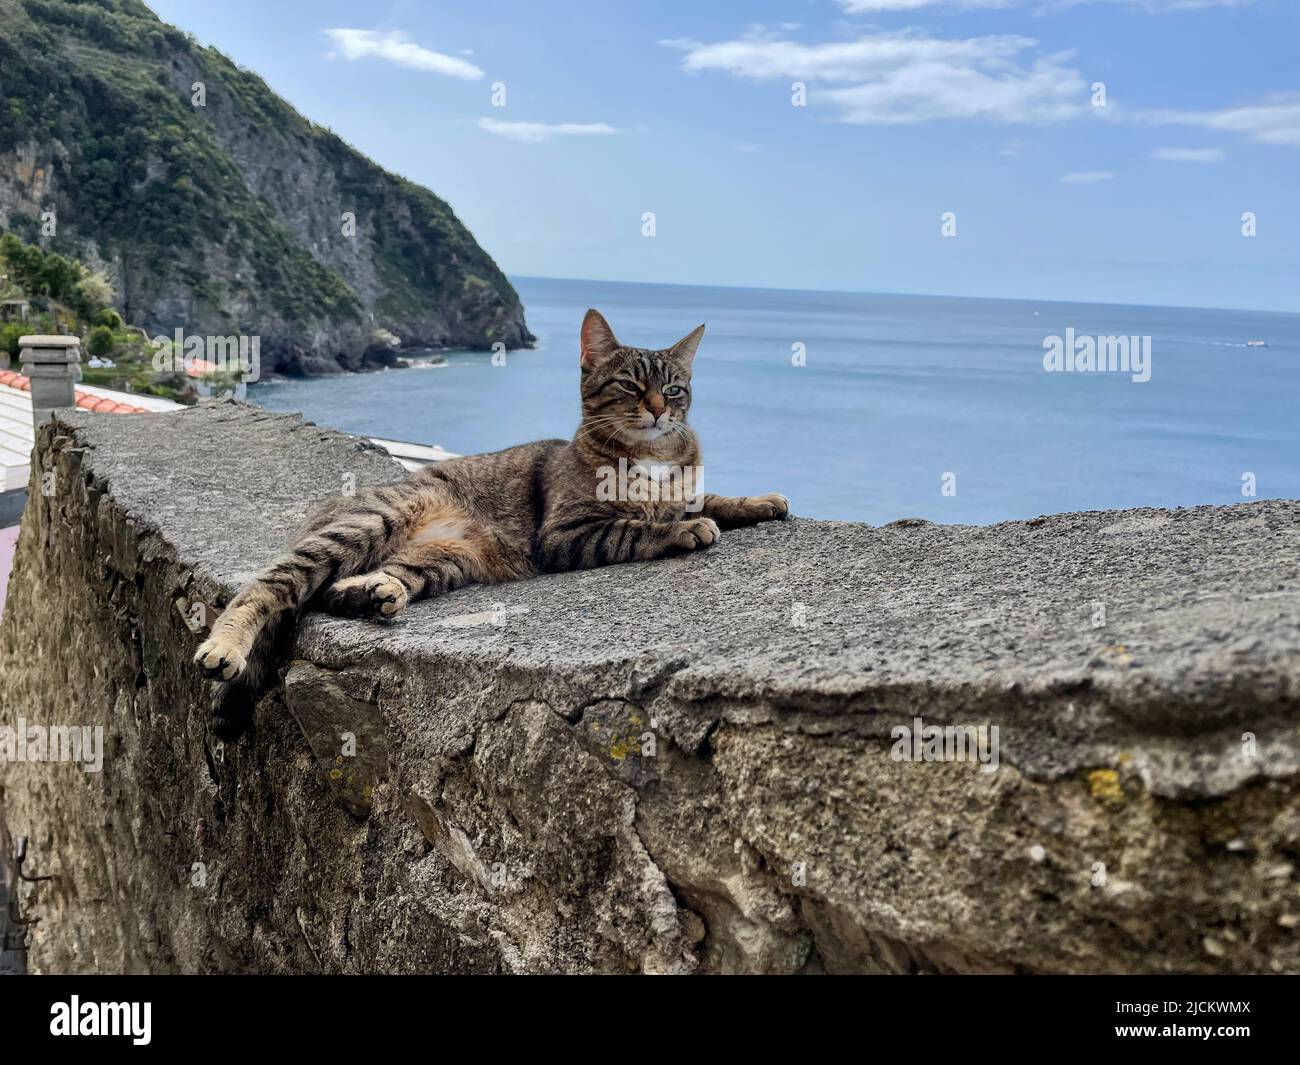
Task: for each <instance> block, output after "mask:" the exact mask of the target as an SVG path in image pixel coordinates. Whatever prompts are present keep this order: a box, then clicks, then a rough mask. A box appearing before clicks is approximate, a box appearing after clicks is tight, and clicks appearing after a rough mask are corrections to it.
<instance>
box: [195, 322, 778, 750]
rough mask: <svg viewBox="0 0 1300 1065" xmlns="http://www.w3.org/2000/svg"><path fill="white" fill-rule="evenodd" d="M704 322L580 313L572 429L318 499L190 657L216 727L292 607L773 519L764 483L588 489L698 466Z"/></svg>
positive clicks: (485, 580) (266, 656) (662, 547)
mask: <svg viewBox="0 0 1300 1065" xmlns="http://www.w3.org/2000/svg"><path fill="white" fill-rule="evenodd" d="M703 334H704V327H703V326H700V327H699V328H698V329H696V330H694V331H693V332H692V333H690V334H689V335H688V336H686V337H685V338H684V339H682V340H681V341H679V342H678V343H677V344H675V345H674V346H673V347H671V348H668V349H665V350H662V351H646V350H643V349H639V348H627V347H624V346H623V345H621V344H620V343H619V342H618V340H617V339H616V338H615V337H614V334H613V332H612V330H611V329H610V327H609V325H608V323H607V322H606V321H605V319H604V318H603V317H602V316H601V315H600V314H599V313H597V312H596V311H588V312H587V316H586V318H585V319H584V320H583V323H582V331H581V351H582V356H581V367H582V380H581V395H582V422H581V424H580V425H579V427H578V431H577V433H576V434H575V435H574V438H573V440H571V441H566V440H543V441H540V442H538V443H534V444H523V445H521V446H519V447H512V448H508V449H507V450H505V451H497V452H493V453H492V454H487V455H470V456H466V457H464V458H458V459H452V460H450V461H448V462H443V463H440V464H438V465H436V466H431V467H428V468H426V469H423V470H420V471H419V472H417V473H415V474H413V475H412V476H411V477H410V478H408V479H407V480H406V481H405V482H403V483H401V484H396V485H389V486H386V487H383V488H374V489H369V490H367V491H363V492H359V493H357V494H356V495H355V496H350V497H347V496H345V497H339V498H336V499H332V500H330V501H328V502H327V503H326V504H325V505H324V506H322V507H321V508H319V509H318V510H317V511H316V513H315V514H314V515H313V516H312V518H311V519H310V521H309V522H308V525H307V527H306V528H305V529H304V530H303V532H302V533H301V534H300V536H299V537H298V539H297V540H296V541H295V542H294V544H293V546H292V547H291V548H290V550H289V551H288V552H287V553H286V554H284V555H282V556H280V557H279V558H278V559H276V560H275V562H273V563H272V564H271V565H270V566H269V567H268V568H267V569H266V570H265V572H263V573H262V574H261V575H260V576H259V577H258V578H257V579H256V580H254V581H253V582H252V583H251V584H250V585H248V587H246V588H244V589H243V590H242V591H241V592H240V593H239V594H238V595H236V596H235V598H234V599H233V600H232V601H231V603H230V605H229V606H228V607H227V608H226V609H225V611H224V612H223V613H222V614H221V616H220V617H219V618H218V619H217V621H216V623H215V625H214V626H213V628H212V632H211V634H210V636H209V638H208V639H207V640H206V641H205V642H204V643H203V645H202V646H201V647H200V648H199V650H198V653H197V654H196V656H195V662H196V663H198V665H199V667H200V668H201V669H202V670H203V672H204V674H205V675H207V676H209V677H211V678H214V679H215V680H217V681H218V685H217V689H216V693H215V696H214V704H213V705H214V729H215V730H216V732H217V733H218V735H221V736H224V737H232V736H236V735H238V734H239V733H240V732H242V731H243V729H244V728H245V727H246V725H247V724H248V721H249V719H250V715H251V709H252V704H253V700H254V698H255V697H256V695H257V694H258V692H259V691H260V689H261V688H262V687H263V685H264V683H265V682H266V680H267V679H269V669H270V666H271V664H272V662H273V661H274V657H275V656H274V654H273V650H274V644H275V637H276V634H277V633H278V632H280V631H282V626H281V625H280V624H279V623H280V622H281V621H283V620H286V619H291V618H293V617H294V616H295V615H296V613H297V611H298V610H300V609H301V608H302V607H304V606H312V607H318V608H319V609H322V610H326V611H330V612H333V613H338V614H347V615H352V616H358V617H372V618H376V619H387V618H393V617H396V616H397V615H398V614H400V613H401V612H402V611H403V610H404V609H405V608H406V605H407V604H408V603H409V602H410V601H411V600H413V599H421V598H425V597H428V596H433V595H439V594H442V593H443V592H448V591H451V590H452V589H454V588H459V587H461V586H462V585H466V584H472V583H480V584H493V583H497V582H500V581H510V580H518V579H520V578H523V577H529V576H533V575H535V574H539V573H545V572H554V571H559V570H572V569H584V568H588V567H592V566H604V565H609V564H612V563H616V562H629V561H633V560H637V559H656V558H663V557H665V556H668V555H672V554H679V553H682V552H687V551H695V550H698V549H700V548H705V547H708V546H709V545H710V544H712V543H714V542H716V541H717V539H718V536H719V530H721V529H728V528H736V527H739V526H743V525H753V524H755V523H757V522H760V521H769V520H772V519H776V518H783V517H785V515H786V513H787V512H788V510H789V506H788V504H787V502H786V500H785V497H784V496H780V495H775V494H772V495H764V496H757V497H745V498H741V499H733V498H727V497H725V496H716V495H710V494H700V495H698V496H695V497H694V498H690V497H687V498H680V496H679V497H678V498H662V497H661V498H651V499H646V500H639V499H625V498H624V499H620V498H614V499H610V498H608V493H604V494H603V495H602V493H601V491H600V490H599V485H600V482H601V478H602V476H607V475H608V471H609V470H610V469H611V468H613V469H617V468H618V467H619V463H620V460H622V461H623V463H624V464H625V466H626V464H629V463H632V464H640V465H641V466H642V468H645V467H647V466H648V465H657V464H663V465H664V466H668V467H671V468H674V469H679V470H687V471H694V470H698V469H699V467H700V450H699V443H698V441H697V440H696V437H695V433H694V432H693V431H692V430H691V429H690V427H689V426H688V425H687V424H686V414H687V411H688V410H689V409H690V403H691V390H690V389H691V363H692V360H693V358H694V356H695V350H696V348H697V346H698V345H699V342H700V338H701V336H703ZM689 483H690V482H689V480H688V481H687V484H688V485H689ZM659 494H660V495H661V496H665V497H671V496H672V494H673V493H670V492H663V493H659Z"/></svg>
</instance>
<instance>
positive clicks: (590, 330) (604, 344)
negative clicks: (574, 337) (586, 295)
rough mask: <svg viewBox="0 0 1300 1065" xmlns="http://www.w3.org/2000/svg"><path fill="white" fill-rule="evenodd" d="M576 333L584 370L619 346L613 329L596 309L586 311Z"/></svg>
mask: <svg viewBox="0 0 1300 1065" xmlns="http://www.w3.org/2000/svg"><path fill="white" fill-rule="evenodd" d="M578 335H579V340H580V343H581V347H582V368H583V369H584V370H590V369H591V368H592V367H593V366H595V365H596V364H597V363H599V362H601V361H602V360H604V359H605V358H607V357H608V356H609V355H610V353H611V352H613V351H614V350H615V349H616V348H618V347H619V346H620V345H619V342H618V337H616V336H615V335H614V330H612V329H611V328H610V327H609V323H608V322H607V321H605V316H604V315H603V314H601V313H600V311H597V310H590V311H588V312H587V314H586V317H584V318H583V319H582V330H581V332H580V333H579V334H578Z"/></svg>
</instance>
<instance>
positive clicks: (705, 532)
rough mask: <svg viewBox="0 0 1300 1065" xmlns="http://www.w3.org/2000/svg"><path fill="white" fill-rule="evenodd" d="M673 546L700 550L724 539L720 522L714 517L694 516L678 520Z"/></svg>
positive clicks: (688, 549)
mask: <svg viewBox="0 0 1300 1065" xmlns="http://www.w3.org/2000/svg"><path fill="white" fill-rule="evenodd" d="M672 539H673V546H675V547H679V548H681V549H682V550H683V551H698V550H699V549H700V548H702V547H708V546H709V545H710V544H714V543H717V542H718V541H719V540H720V539H722V533H721V532H719V531H718V524H717V522H715V521H714V520H713V519H712V518H693V519H692V520H691V521H683V522H678V523H677V526H676V528H674V529H673V537H672Z"/></svg>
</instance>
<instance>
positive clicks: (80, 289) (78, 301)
mask: <svg viewBox="0 0 1300 1065" xmlns="http://www.w3.org/2000/svg"><path fill="white" fill-rule="evenodd" d="M112 295H113V290H112V286H111V285H110V284H109V283H108V281H107V279H106V278H105V277H104V276H103V275H102V274H99V273H96V272H95V271H93V270H91V269H90V268H89V267H87V266H86V265H85V264H84V263H80V262H78V261H77V260H75V259H69V258H67V257H66V256H63V255H60V254H58V253H57V252H45V251H42V250H41V249H40V248H39V247H37V246H36V245H34V244H25V243H23V241H21V240H20V239H19V238H18V237H17V236H15V235H14V234H13V233H0V300H18V299H23V300H26V301H28V303H29V305H30V306H29V308H28V316H27V318H26V320H19V319H17V318H15V319H14V320H12V321H2V322H0V351H4V352H8V354H9V356H10V358H11V360H16V359H17V357H18V354H19V351H20V345H19V343H18V341H19V338H20V337H23V336H25V335H28V334H36V333H59V332H67V333H69V334H75V335H77V336H79V337H80V338H81V340H82V350H83V356H82V363H81V372H82V380H84V381H85V382H86V383H87V384H91V385H101V386H102V387H104V388H116V389H119V390H121V391H124V392H137V393H145V394H147V395H153V396H163V397H165V398H167V399H173V400H176V401H178V402H182V403H192V402H193V401H194V399H195V398H196V397H195V389H194V385H193V382H192V381H191V380H190V379H189V378H188V377H187V376H186V375H185V374H184V373H181V372H170V371H168V372H160V371H158V370H156V369H155V368H154V356H155V354H156V353H157V352H158V351H160V350H161V349H160V347H159V346H157V345H154V344H153V343H151V341H150V340H149V338H148V337H146V336H145V334H144V332H143V331H142V330H139V329H135V328H132V327H130V326H128V325H127V324H126V323H124V322H123V321H122V316H121V315H120V314H118V313H117V311H116V310H114V309H113V307H112V306H111V301H112ZM14 368H15V369H17V368H18V367H17V366H16V365H15V366H14Z"/></svg>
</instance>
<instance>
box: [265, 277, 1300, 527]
mask: <svg viewBox="0 0 1300 1065" xmlns="http://www.w3.org/2000/svg"><path fill="white" fill-rule="evenodd" d="M515 284H516V286H517V288H518V290H519V293H520V296H521V297H522V299H523V301H524V306H525V309H526V313H527V317H528V324H529V327H530V328H531V329H532V330H533V332H534V333H536V334H537V335H538V338H539V343H538V347H537V349H536V350H533V351H522V352H511V353H510V354H509V355H508V357H507V362H506V365H505V366H503V367H502V366H493V365H492V364H491V361H490V360H491V356H490V355H488V354H486V353H473V352H464V353H453V354H450V355H448V356H447V359H448V365H447V366H446V367H444V368H440V369H412V370H390V371H386V372H383V373H377V374H366V375H347V376H341V377H334V378H318V379H311V380H284V381H272V382H266V383H262V384H259V385H255V386H253V388H252V389H250V395H249V398H250V399H252V400H254V401H255V402H258V403H261V404H264V405H265V406H267V407H269V408H271V409H273V410H293V411H302V412H303V413H304V414H305V415H306V416H307V417H308V418H310V419H311V420H313V421H316V422H319V423H321V424H322V425H332V426H335V427H337V428H340V429H345V430H348V431H350V432H355V433H364V434H368V435H372V436H386V437H390V438H395V439H402V440H413V441H417V442H420V443H431V444H441V445H442V446H443V447H445V448H447V449H449V450H451V451H457V452H462V453H467V452H473V451H490V450H495V449H497V448H502V447H507V446H509V445H511V444H516V443H521V442H523V441H526V440H533V439H537V438H539V437H553V436H559V437H567V436H570V435H571V434H572V432H573V429H574V426H575V424H576V419H577V411H578V400H577V379H578V356H577V330H578V324H579V322H580V321H581V320H582V314H583V312H584V311H585V310H586V308H587V307H589V306H594V307H597V308H599V309H600V310H601V311H602V312H603V313H604V314H605V316H606V317H607V318H608V319H609V321H610V323H611V325H613V327H614V330H615V332H617V333H618V335H619V338H620V339H621V340H623V341H624V342H625V343H628V344H633V345H636V346H639V347H662V346H667V345H668V344H670V343H672V342H674V341H675V340H677V339H679V338H680V337H681V336H682V335H684V334H685V333H687V332H689V331H690V330H691V329H692V328H693V327H694V326H695V325H697V324H698V323H700V322H707V323H708V331H707V333H706V334H705V337H704V341H703V343H702V344H701V346H700V351H699V354H698V355H697V356H696V360H695V374H694V402H693V408H692V412H691V422H692V424H693V425H694V426H695V428H696V431H697V432H698V433H699V434H700V437H701V440H702V441H703V444H704V456H705V470H706V474H705V485H706V487H707V488H708V489H709V490H710V491H715V492H724V493H729V494H733V493H734V494H746V493H752V492H765V491H781V492H784V493H785V494H786V495H788V496H789V497H790V499H791V501H792V505H793V509H794V511H795V513H798V514H801V515H807V516H811V517H818V518H844V519H854V520H860V521H868V522H872V523H877V524H878V523H883V522H886V521H892V520H894V519H896V518H900V517H910V516H920V517H925V518H930V519H932V520H934V521H942V522H967V523H987V522H994V521H1002V520H1005V519H1010V518H1028V517H1034V516H1036V515H1039V514H1048V513H1054V512H1057V511H1067V510H1095V509H1108V508H1117V507H1136V506H1162V507H1173V506H1194V505H1197V504H1202V503H1234V502H1240V501H1241V500H1242V498H1243V496H1242V474H1243V473H1246V472H1250V473H1253V474H1254V475H1255V477H1256V481H1257V485H1258V488H1257V492H1258V497H1259V498H1267V497H1278V496H1281V497H1291V498H1296V497H1300V315H1292V314H1269V313H1258V312H1246V311H1202V310H1184V309H1179V308H1167V307H1127V306H1105V305H1098V304H1077V303H1041V302H1031V301H1024V302H1017V301H1010V300H976V299H950V298H940V297H929V296H883V295H862V294H847V293H830V292H786V291H772V290H756V289H734V288H704V287H687V286H675V285H641V284H621V283H610V282H596V281H557V280H542V279H536V278H518V279H516V280H515ZM1035 312H1037V315H1035ZM1070 326H1072V327H1074V329H1075V332H1076V334H1089V335H1094V336H1095V335H1103V336H1109V335H1136V336H1143V335H1150V336H1151V337H1152V360H1151V363H1152V368H1151V380H1149V381H1147V382H1146V383H1142V384H1139V383H1134V382H1133V381H1131V380H1130V377H1129V375H1127V374H1118V373H1091V374H1083V373H1046V372H1045V371H1044V370H1043V361H1042V360H1043V340H1044V337H1046V336H1048V335H1052V334H1055V335H1060V336H1064V334H1065V330H1066V328H1067V327H1070ZM1250 339H1260V340H1266V341H1268V343H1269V345H1270V346H1269V347H1267V348H1248V347H1246V341H1247V340H1250ZM796 342H799V343H802V344H804V345H805V346H806V351H807V365H805V366H803V367H795V366H792V365H791V345H792V344H794V343H796ZM945 473H952V474H954V475H955V488H956V492H955V494H953V495H947V496H945V495H944V494H943V493H942V486H943V475H944V474H945Z"/></svg>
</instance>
